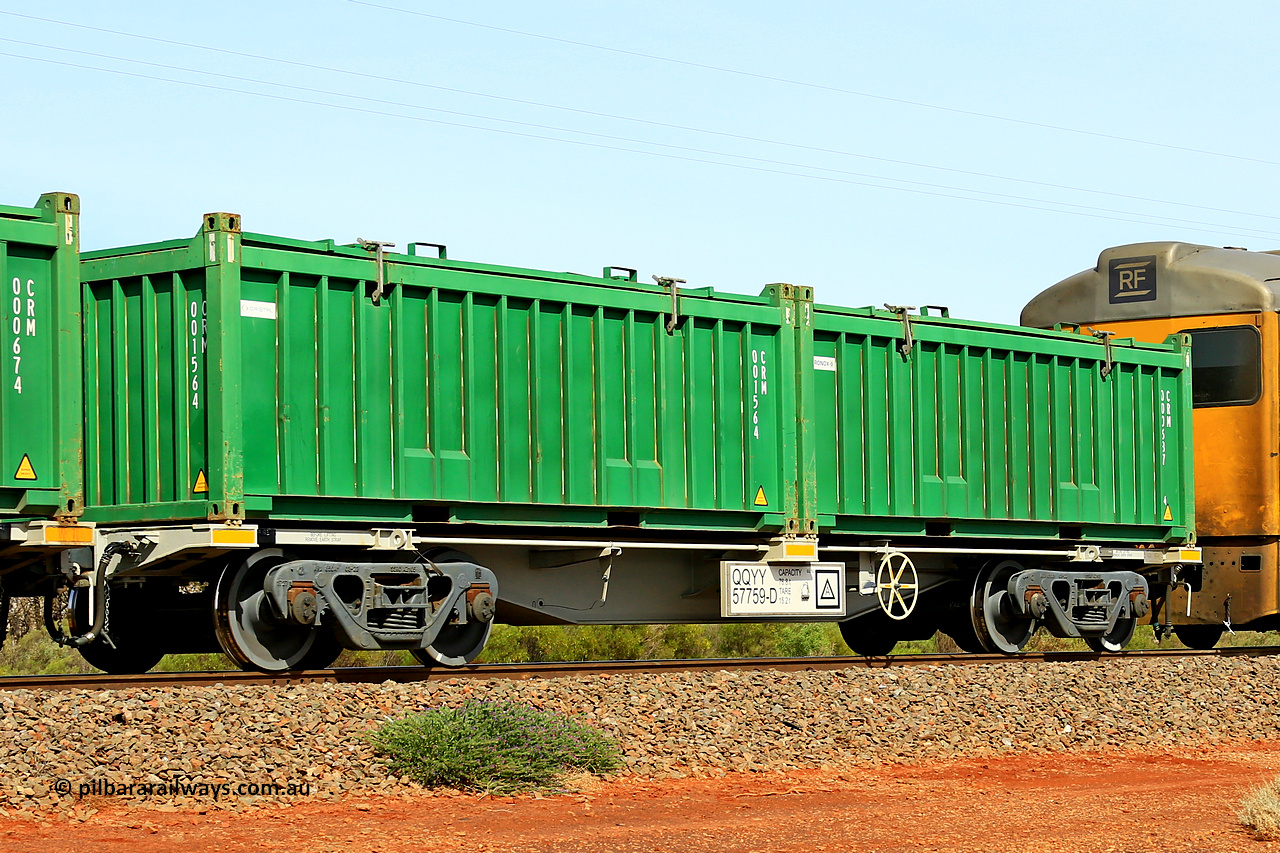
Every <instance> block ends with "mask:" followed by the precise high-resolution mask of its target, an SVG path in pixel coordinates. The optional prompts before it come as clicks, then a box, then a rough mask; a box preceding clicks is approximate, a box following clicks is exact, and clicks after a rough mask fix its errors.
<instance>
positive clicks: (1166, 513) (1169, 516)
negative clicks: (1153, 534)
mask: <svg viewBox="0 0 1280 853" xmlns="http://www.w3.org/2000/svg"><path fill="white" fill-rule="evenodd" d="M1164 520H1165V521H1173V510H1171V509H1169V505H1168V504H1165V506H1164Z"/></svg>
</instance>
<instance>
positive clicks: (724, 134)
mask: <svg viewBox="0 0 1280 853" xmlns="http://www.w3.org/2000/svg"><path fill="white" fill-rule="evenodd" d="M366 5H368V4H366ZM379 8H393V7H379ZM406 11H407V10H406ZM411 14H417V13H411ZM424 14H425V13H424ZM0 15H8V16H10V17H15V18H23V19H26V20H31V21H39V22H40V23H46V24H56V25H58V26H64V27H73V28H76V29H82V30H87V31H90V32H97V33H105V34H108V35H114V36H121V37H123V38H131V39H138V40H142V41H149V42H153V43H157V44H167V45H171V46H174V47H184V48H190V49H192V50H203V51H208V52H211V53H217V54H222V55H224V56H235V57H239V58H241V59H253V60H256V61H260V62H268V63H274V64H277V65H284V66H291V67H295V68H303V69H306V70H309V71H324V72H327V73H331V74H339V75H346V76H351V77H357V78H361V79H366V80H375V81H378V82H383V83H396V84H401V85H406V86H415V87H418V88H422V89H430V90H434V91H439V92H449V93H451V94H459V95H465V96H469V97H477V98H487V99H490V100H495V101H502V102H506V103H513V104H521V105H524V106H532V107H538V108H542V109H549V110H558V111H561V112H568V113H574V114H577V115H585V116H591V117H594V118H605V119H611V120H615V121H625V122H631V123H634V124H642V125H646V126H650V127H660V128H664V129H668V130H681V131H686V132H690V133H699V134H705V135H708V136H715V137H720V138H724V139H734V140H737V141H742V142H754V143H759V144H763V145H773V146H779V147H785V148H792V149H796V150H801V151H810V152H813V153H819V154H831V155H835V156H840V157H852V158H856V159H861V160H870V161H874V162H879V163H888V164H892V165H897V166H909V167H912V168H919V169H929V170H932V171H939V172H946V173H949V174H956V175H965V176H967V177H975V178H985V179H988V180H997V181H1006V182H1010V183H1018V184H1024V185H1027V186H1038V187H1044V188H1046V189H1058V190H1068V191H1071V192H1080V193H1088V194H1090V195H1099V196H1106V197H1109V198H1120V199H1125V200H1127V201H1141V202H1147V203H1150V204H1162V205H1169V206H1174V207H1185V208H1188V209H1192V210H1204V211H1209V212H1212V213H1228V214H1231V215H1234V216H1249V217H1259V218H1263V219H1277V220H1280V216H1274V215H1270V214H1264V213H1249V212H1247V211H1240V210H1230V209H1227V208H1220V207H1213V206H1209V205H1200V204H1190V203H1187V202H1179V201H1170V200H1167V199H1158V198H1151V197H1148V196H1139V195H1132V194H1127V193H1119V192H1114V191H1111V190H1099V189H1092V188H1089V187H1078V186H1072V185H1069V184H1056V183H1052V182H1049V181H1036V180H1030V179H1027V178H1015V177H1011V176H1008V175H998V174H993V173H989V172H978V171H972V170H968V169H957V168H952V167H948V166H939V165H936V164H930V163H919V162H913V161H910V160H898V159H894V158H890V157H878V156H875V155H871V154H864V153H861V152H856V151H846V150H841V149H834V148H825V147H821V146H815V145H805V144H801V143H795V142H786V141H783V140H777V139H768V138H763V137H757V136H750V135H747V134H738V133H731V132H728V131H722V130H712V129H709V128H701V127H693V126H689V125H682V124H675V123H671V122H663V121H656V120H652V119H643V118H638V117H634V116H626V115H619V114H615V113H606V112H599V111H596V110H587V109H581V108H578V107H570V106H566V105H562V104H552V103H545V102H541V101H533V100H526V99H523V98H513V97H508V96H504V95H495V94H492V93H488V92H476V91H471V90H467V89H458V88H454V87H449V86H440V85H437V84H433V83H424V82H421V81H418V80H407V79H404V78H399V77H390V76H385V75H381V74H371V73H368V72H364V71H356V70H353V69H345V68H336V67H333V66H328V65H320V64H316V63H311V62H300V61H297V60H292V59H284V58H282V57H276V56H266V55H263V54H256V53H247V52H244V51H238V50H230V49H228V48H221V47H213V46H211V45H203V44H198V43H193V42H184V41H176V40H174V39H166V38H161V37H158V36H148V35H143V34H140V33H131V32H126V31H122V30H114V29H109V28H106V27H97V26H92V25H89V24H81V23H76V22H72V21H62V20H58V19H55V18H44V17H39V16H36V15H25V14H21V13H18V12H10V11H6V10H0ZM427 17H438V16H431V15H427ZM443 20H446V21H454V22H457V23H468V22H466V21H455V19H452V18H444V19H443ZM475 26H481V27H488V28H490V29H499V30H501V29H502V28H500V27H489V26H488V25H487V24H475ZM513 32H514V31H513ZM547 38H551V39H553V40H558V39H555V37H551V36H548V37H547ZM13 41H15V42H16V43H19V44H26V45H34V44H35V43H34V42H18V41H17V40H13ZM574 44H576V42H574ZM40 46H41V47H49V48H50V49H54V50H68V49H67V48H58V47H52V46H48V45H40ZM601 49H609V50H612V49H613V48H601ZM622 52H624V53H626V52H628V51H622ZM85 53H86V54H87V55H91V56H99V57H104V55H102V54H91V53H88V52H85ZM112 58H115V57H112ZM121 61H135V60H121ZM144 64H145V63H144ZM162 67H169V66H162ZM194 73H205V74H212V73H214V72H194ZM222 76H226V75H222ZM272 85H284V84H272ZM386 103H393V102H386ZM421 108H422V109H429V108H427V107H421ZM459 114H460V115H467V114H466V113H459ZM494 120H495V121H504V120H503V119H494ZM534 126H541V125H534ZM574 132H582V131H574ZM650 144H657V143H650ZM691 150H696V149H691ZM729 156H733V155H729ZM850 174H859V173H850ZM885 180H898V179H896V178H885ZM975 192H980V191H975Z"/></svg>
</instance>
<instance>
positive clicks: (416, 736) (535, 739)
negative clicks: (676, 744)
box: [370, 701, 622, 793]
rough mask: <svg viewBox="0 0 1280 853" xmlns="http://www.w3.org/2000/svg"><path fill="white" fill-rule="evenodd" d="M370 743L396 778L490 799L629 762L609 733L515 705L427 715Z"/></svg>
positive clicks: (393, 725)
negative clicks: (487, 794)
mask: <svg viewBox="0 0 1280 853" xmlns="http://www.w3.org/2000/svg"><path fill="white" fill-rule="evenodd" d="M370 741H371V743H372V744H373V747H374V750H375V751H376V752H378V753H379V754H381V755H384V756H386V758H387V765H388V767H389V768H390V770H391V772H392V773H395V774H396V775H399V776H408V777H409V778H410V779H413V780H414V781H416V782H418V783H419V784H421V785H424V786H427V787H451V788H460V789H464V790H475V791H487V792H491V793H513V792H518V791H532V790H548V789H553V788H556V787H559V786H561V784H562V783H563V780H564V778H565V776H566V774H568V773H569V772H570V771H572V770H579V771H585V772H588V773H596V774H605V773H610V772H612V771H614V770H617V769H618V768H619V767H620V766H621V764H622V760H621V757H620V756H619V753H618V748H617V746H616V745H615V743H614V742H613V740H612V739H611V738H609V737H607V736H606V735H604V734H602V733H600V732H598V731H596V730H594V729H592V728H589V727H587V726H585V725H583V724H581V723H578V722H576V721H575V720H571V719H569V718H567V717H562V716H559V715H556V714H551V713H546V712H542V711H538V710H537V709H535V708H531V707H529V706H527V705H517V704H513V703H509V702H480V701H473V702H468V703H467V704H465V705H463V706H462V707H460V708H439V709H435V710H431V711H426V712H424V713H421V714H416V715H414V716H411V717H406V718H405V719H403V720H394V721H392V722H389V723H387V724H386V725H384V726H383V727H382V728H381V729H379V730H378V731H377V732H374V733H373V734H372V735H371V736H370Z"/></svg>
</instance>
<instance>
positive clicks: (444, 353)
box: [82, 214, 799, 533]
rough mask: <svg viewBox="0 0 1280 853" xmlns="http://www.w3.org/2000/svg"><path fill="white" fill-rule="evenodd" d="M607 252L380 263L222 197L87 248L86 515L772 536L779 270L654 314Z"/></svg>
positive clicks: (783, 382)
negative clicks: (243, 213) (246, 225)
mask: <svg viewBox="0 0 1280 853" xmlns="http://www.w3.org/2000/svg"><path fill="white" fill-rule="evenodd" d="M417 245H423V244H415V246H417ZM441 255H443V251H441ZM613 270H614V268H610V269H609V270H606V276H607V277H602V278H595V277H588V276H580V275H573V274H567V273H547V272H540V271H535V270H526V269H513V268H507V267H497V266H486V265H482V264H473V263H461V262H456V261H451V260H448V259H447V258H445V257H439V258H436V257H424V256H415V255H412V254H410V255H401V254H387V255H386V256H385V260H384V261H382V262H381V263H380V262H379V260H378V258H377V256H376V255H375V253H374V252H373V251H370V250H367V249H365V248H361V247H360V246H358V245H357V246H343V245H335V244H334V243H333V242H332V241H321V242H304V241H297V240H288V239H283V238H277V237H268V236H263V235H258V234H247V233H245V234H242V233H241V230H240V222H239V217H237V216H235V215H231V214H211V215H209V216H207V217H206V218H205V221H204V223H203V227H202V229H201V231H200V233H199V234H198V235H197V236H196V237H195V238H194V239H189V240H177V241H171V242H166V243H156V244H150V245H144V246H136V247H130V248H125V249H115V250H109V251H100V252H91V253H85V255H84V261H83V265H82V276H83V294H84V317H85V371H86V409H87V413H88V414H87V423H86V436H85V438H86V443H87V445H88V455H87V460H88V469H87V478H86V479H87V488H88V495H89V505H90V507H91V510H90V515H89V517H91V518H92V519H93V520H96V521H99V522H107V523H110V522H126V523H134V522H139V521H149V520H152V521H165V520H178V519H205V518H207V519H239V518H248V519H272V520H276V521H280V520H290V519H297V520H303V519H306V520H321V521H323V520H333V521H364V522H374V523H376V522H381V521H387V522H415V521H416V522H435V521H476V522H489V523H501V524H551V525H562V524H568V525H587V526H591V525H600V526H603V525H607V524H626V525H632V526H635V525H640V526H644V527H652V528H684V529H701V530H724V531H735V532H752V533H754V532H756V531H778V530H783V529H785V528H786V524H787V519H788V518H795V517H796V516H797V510H796V501H797V493H796V489H795V486H794V479H795V475H794V473H793V472H795V471H797V470H798V467H799V462H798V460H797V459H796V457H795V453H796V448H797V442H796V429H797V423H798V421H797V417H796V412H797V405H798V403H797V401H796V399H795V396H794V387H795V382H794V377H795V368H794V365H795V364H796V353H795V347H796V341H797V340H798V337H797V334H796V330H795V328H794V326H792V325H788V318H789V317H792V316H793V311H792V305H793V301H792V294H791V288H790V287H789V286H783V285H777V286H771V287H769V288H766V290H765V292H764V293H763V294H761V295H760V296H758V297H751V296H739V295H736V294H723V293H713V292H712V291H710V290H692V289H690V290H681V291H679V295H678V301H676V302H675V304H674V312H675V313H674V314H673V297H672V294H671V292H670V290H668V289H666V288H665V287H662V286H658V285H647V284H642V283H639V282H637V281H635V274H634V272H631V271H626V272H627V273H629V274H627V275H622V276H616V277H615V276H613V275H611V274H610V273H611V271H613ZM379 282H383V284H382V285H381V288H382V290H383V291H384V292H382V293H379V289H380V285H379ZM670 321H674V322H670ZM669 324H670V326H671V329H670V331H669V330H668V325H669Z"/></svg>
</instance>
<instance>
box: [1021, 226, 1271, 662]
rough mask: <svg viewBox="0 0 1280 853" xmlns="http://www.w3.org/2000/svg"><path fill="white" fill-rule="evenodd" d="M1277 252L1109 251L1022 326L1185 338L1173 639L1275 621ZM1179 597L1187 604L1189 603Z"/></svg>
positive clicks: (1170, 246)
mask: <svg viewBox="0 0 1280 853" xmlns="http://www.w3.org/2000/svg"><path fill="white" fill-rule="evenodd" d="M1278 312H1280V253H1275V252H1249V251H1245V250H1243V249H1230V248H1227V249H1222V248H1215V247H1210V246H1197V245H1191V244H1187V243H1138V244H1133V245H1128V246H1118V247H1115V248H1112V249H1107V250H1106V251H1104V252H1103V253H1102V254H1101V255H1100V256H1099V257H1098V265H1097V266H1096V267H1095V268H1094V269H1091V270H1085V271H1084V272H1081V273H1079V274H1077V275H1074V276H1072V277H1070V278H1068V279H1065V280H1064V281H1062V282H1059V283H1058V284H1056V285H1054V286H1053V287H1050V288H1049V289H1048V290H1045V291H1044V292H1043V293H1041V294H1039V295H1038V296H1036V297H1035V298H1034V299H1033V300H1032V301H1031V302H1030V303H1028V305H1027V306H1026V308H1024V309H1023V311H1022V318H1021V321H1022V324H1023V325H1026V326H1036V327H1044V328H1047V327H1051V326H1054V325H1056V324H1067V325H1071V324H1074V325H1079V326H1081V331H1082V332H1084V333H1086V334H1093V333H1096V332H1111V333H1114V335H1115V336H1116V337H1121V338H1135V339H1137V340H1141V341H1163V340H1164V339H1165V338H1166V337H1168V336H1169V335H1171V334H1176V333H1184V334H1188V335H1190V336H1191V340H1192V346H1191V359H1192V386H1193V393H1192V397H1193V406H1194V411H1193V415H1192V422H1193V429H1194V433H1195V487H1196V532H1197V536H1198V541H1199V544H1200V545H1201V546H1202V547H1203V549H1204V564H1203V568H1202V575H1201V577H1199V578H1195V577H1194V576H1192V577H1190V578H1188V583H1187V584H1185V585H1183V586H1181V587H1178V588H1177V589H1176V591H1175V592H1174V593H1173V596H1172V600H1171V601H1170V602H1169V605H1170V609H1171V611H1172V614H1171V615H1172V618H1173V623H1174V625H1175V628H1176V631H1177V633H1178V636H1179V637H1180V638H1181V639H1183V640H1184V642H1187V644H1188V645H1192V646H1196V647H1208V646H1211V645H1213V643H1214V642H1216V641H1217V639H1218V638H1219V637H1220V636H1221V633H1222V631H1223V630H1225V629H1228V628H1231V627H1235V628H1248V629H1252V630H1266V629H1271V628H1274V627H1276V626H1277V625H1278V624H1280V574H1278V566H1280V387H1278V386H1280V313H1278ZM1188 598H1189V599H1190V600H1188Z"/></svg>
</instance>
